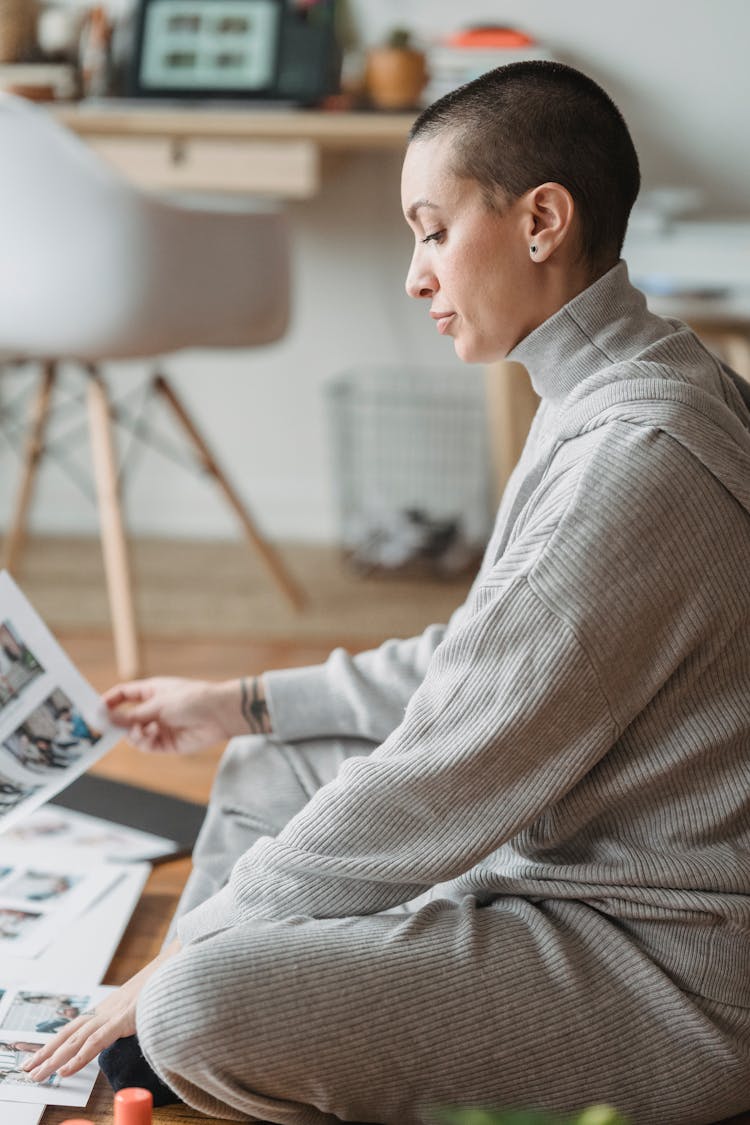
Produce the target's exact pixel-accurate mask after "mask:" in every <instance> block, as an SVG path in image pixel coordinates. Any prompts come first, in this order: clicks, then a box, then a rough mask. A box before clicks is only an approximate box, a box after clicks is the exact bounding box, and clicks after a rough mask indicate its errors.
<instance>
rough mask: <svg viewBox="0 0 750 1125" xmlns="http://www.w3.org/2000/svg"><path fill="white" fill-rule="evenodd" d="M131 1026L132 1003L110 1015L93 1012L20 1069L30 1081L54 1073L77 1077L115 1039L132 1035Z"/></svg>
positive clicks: (61, 1034) (66, 1029) (79, 1018)
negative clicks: (75, 1075)
mask: <svg viewBox="0 0 750 1125" xmlns="http://www.w3.org/2000/svg"><path fill="white" fill-rule="evenodd" d="M134 1025H135V1017H134V1006H133V1005H132V1004H131V1005H128V1006H127V1008H126V1009H124V1010H122V1009H121V1010H120V1011H117V1012H113V1013H112V1014H111V1015H108V1014H107V1013H101V1014H97V1013H96V1012H93V1013H92V1014H90V1015H83V1016H79V1017H78V1019H75V1020H73V1021H72V1022H71V1023H70V1024H68V1026H67V1027H64V1028H61V1030H60V1031H58V1033H57V1034H56V1035H55V1037H54V1039H52V1040H50V1042H49V1043H47V1044H45V1046H44V1047H42V1048H41V1049H40V1050H39V1051H37V1052H36V1054H35V1055H32V1057H31V1058H30V1059H29V1060H28V1061H27V1062H26V1063H25V1064H24V1068H23V1069H24V1070H25V1071H26V1073H27V1074H28V1075H29V1077H30V1078H32V1079H33V1080H34V1082H43V1081H44V1080H45V1079H46V1078H49V1076H50V1075H51V1074H54V1073H55V1072H57V1073H58V1074H59V1075H60V1076H61V1077H62V1078H67V1077H69V1076H70V1075H71V1074H77V1073H78V1071H79V1070H81V1069H82V1068H83V1067H84V1066H86V1065H87V1064H88V1063H90V1062H91V1061H92V1060H93V1059H95V1058H96V1056H97V1055H98V1054H99V1052H100V1051H103V1050H104V1048H105V1047H109V1046H110V1045H111V1044H112V1043H114V1042H115V1040H116V1039H120V1038H121V1037H122V1036H123V1035H130V1034H132V1032H133V1030H134Z"/></svg>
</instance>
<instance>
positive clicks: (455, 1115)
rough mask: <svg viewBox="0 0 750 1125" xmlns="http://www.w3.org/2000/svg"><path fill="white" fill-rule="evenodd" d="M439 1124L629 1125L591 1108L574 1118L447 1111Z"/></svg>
mask: <svg viewBox="0 0 750 1125" xmlns="http://www.w3.org/2000/svg"><path fill="white" fill-rule="evenodd" d="M438 1120H439V1121H440V1123H441V1125H628V1123H627V1118H625V1117H623V1116H622V1114H620V1113H618V1112H617V1110H616V1109H614V1108H613V1107H612V1106H609V1105H592V1106H589V1107H588V1109H584V1110H581V1112H580V1113H576V1114H574V1115H573V1116H572V1117H569V1116H567V1117H561V1116H560V1115H559V1114H552V1113H546V1112H544V1111H543V1110H533V1109H528V1110H526V1109H509V1110H493V1109H444V1110H441V1111H440V1114H439V1117H438Z"/></svg>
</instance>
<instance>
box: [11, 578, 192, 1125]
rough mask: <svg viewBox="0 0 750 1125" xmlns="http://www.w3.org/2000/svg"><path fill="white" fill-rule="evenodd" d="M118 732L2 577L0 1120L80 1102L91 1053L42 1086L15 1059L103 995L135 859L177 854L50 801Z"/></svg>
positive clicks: (138, 885)
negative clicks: (78, 1067)
mask: <svg viewBox="0 0 750 1125" xmlns="http://www.w3.org/2000/svg"><path fill="white" fill-rule="evenodd" d="M120 737H121V735H120V732H119V731H118V730H117V729H115V728H114V727H112V725H111V724H110V723H109V721H108V719H107V716H106V711H105V709H104V707H103V705H102V703H101V700H100V699H99V697H98V695H97V694H96V692H95V691H94V690H93V688H92V687H91V686H90V685H89V684H88V683H87V682H86V681H85V680H84V679H83V677H82V676H81V675H80V673H79V672H78V671H77V669H76V668H75V667H74V666H73V665H72V664H71V662H70V661H69V660H68V658H67V656H66V655H65V653H64V652H63V650H62V649H61V648H60V646H59V645H58V644H57V642H56V641H55V639H54V638H53V637H52V635H51V634H50V632H49V631H48V630H47V628H46V626H45V625H44V623H43V622H42V621H41V620H40V619H39V617H38V616H37V615H36V613H35V612H34V610H33V609H32V607H31V606H30V605H29V603H28V602H27V601H26V599H25V598H24V597H23V595H22V594H21V592H20V590H19V589H18V587H17V586H16V585H15V583H14V582H13V581H12V579H11V578H10V577H9V576H8V575H7V574H6V573H0V833H1V835H0V966H2V967H1V968H0V1102H2V1103H3V1105H2V1110H0V1119H1V1120H2V1122H3V1125H36V1122H37V1121H38V1120H39V1118H40V1116H41V1114H42V1112H43V1110H44V1106H45V1105H66V1106H84V1105H85V1104H86V1102H87V1101H88V1098H89V1095H90V1093H91V1088H92V1086H93V1084H94V1080H95V1078H96V1076H97V1074H98V1067H97V1065H96V1062H93V1063H91V1064H89V1066H87V1067H85V1068H84V1070H82V1071H81V1072H80V1073H79V1074H77V1075H74V1076H72V1077H70V1078H61V1077H60V1076H59V1075H53V1076H52V1077H51V1078H50V1079H48V1080H47V1081H46V1082H44V1083H43V1084H42V1085H41V1086H40V1085H37V1084H36V1083H33V1082H31V1081H30V1080H29V1079H28V1078H27V1077H26V1076H25V1075H24V1073H23V1071H22V1069H21V1068H22V1067H23V1064H24V1062H25V1061H26V1059H27V1058H28V1057H29V1055H30V1054H31V1053H32V1052H33V1051H35V1050H37V1049H38V1048H39V1046H41V1045H42V1044H44V1043H45V1042H48V1041H49V1039H50V1038H51V1037H52V1036H53V1035H54V1034H55V1032H56V1031H58V1030H59V1029H60V1028H61V1027H63V1026H64V1024H65V1023H66V1022H68V1021H69V1020H71V1019H75V1017H76V1016H77V1015H79V1014H80V1013H81V1012H83V1011H86V1010H87V1009H88V1008H91V1007H93V1006H95V1005H96V1003H97V1002H98V1000H100V999H101V997H102V996H104V995H105V994H106V993H107V992H109V991H111V989H107V988H102V987H101V985H100V983H99V982H100V981H101V979H102V977H103V976H104V974H105V973H106V971H107V969H108V967H109V963H110V961H111V959H112V956H113V954H114V952H115V950H116V948H117V945H118V943H119V941H120V938H121V936H122V933H123V931H124V929H125V927H126V925H127V923H128V920H129V918H130V916H131V914H132V912H133V910H134V908H135V906H136V903H137V902H138V899H139V897H140V894H141V891H142V889H143V885H144V883H145V881H146V879H147V878H148V875H149V873H150V870H151V868H150V865H149V864H148V863H145V862H138V860H139V859H140V858H141V857H143V856H146V855H149V856H150V855H155V854H166V853H168V852H170V851H174V847H175V845H174V843H173V842H172V841H170V840H165V839H163V838H161V837H155V836H153V835H151V834H149V833H144V832H140V831H135V830H132V829H129V828H124V827H122V826H120V825H116V824H111V823H109V822H108V821H104V820H101V819H99V818H97V817H93V816H86V815H83V814H81V813H78V812H73V811H71V810H68V809H65V808H62V807H59V806H57V805H54V806H53V805H48V804H47V802H48V801H49V799H50V798H51V797H52V796H54V795H55V794H57V793H59V792H60V791H61V790H62V789H64V788H65V787H66V786H67V785H69V784H70V782H71V781H73V780H74V779H75V778H77V777H79V776H80V775H81V774H82V773H83V772H84V771H85V770H87V769H88V768H89V766H90V765H91V764H92V763H94V762H95V761H96V760H97V759H98V758H100V757H101V756H102V755H103V754H104V753H106V751H107V750H109V749H110V748H111V747H112V746H113V745H114V744H115V742H117V741H118V740H119V738H120ZM113 857H116V858H117V860H118V861H122V860H128V861H130V862H127V863H123V862H110V861H109V860H111V859H112V858H113Z"/></svg>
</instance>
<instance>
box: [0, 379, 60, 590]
mask: <svg viewBox="0 0 750 1125" xmlns="http://www.w3.org/2000/svg"><path fill="white" fill-rule="evenodd" d="M56 376H57V366H56V365H55V364H54V363H51V362H50V363H45V364H44V366H43V370H42V378H41V381H40V383H39V389H38V391H37V393H36V396H35V398H34V402H33V404H32V407H31V421H30V424H29V429H28V432H27V435H26V445H25V449H24V453H23V461H22V464H21V482H20V485H19V488H18V492H17V493H16V502H15V506H14V508H13V514H12V516H11V519H10V523H9V525H8V534H7V537H6V540H5V551H4V559H3V565H4V566H5V568H6V570H9V571H11V572H13V571H14V570H15V568H16V565H17V563H18V560H19V559H20V556H21V551H22V549H23V545H24V541H25V539H26V517H27V516H28V513H29V508H30V506H31V498H32V495H33V492H34V484H35V482H36V475H37V470H38V469H39V464H40V462H41V460H42V457H43V456H44V435H45V431H46V429H47V421H48V419H49V413H50V405H51V402H52V392H53V389H54V386H55V378H56Z"/></svg>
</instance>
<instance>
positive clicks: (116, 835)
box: [0, 804, 177, 863]
mask: <svg viewBox="0 0 750 1125" xmlns="http://www.w3.org/2000/svg"><path fill="white" fill-rule="evenodd" d="M2 840H7V841H8V842H10V843H29V844H41V843H44V844H47V845H49V846H52V847H57V846H60V847H64V848H71V849H74V850H75V851H77V852H79V853H80V854H81V855H89V856H98V857H99V858H104V859H108V860H112V861H114V862H117V863H133V862H139V861H141V860H151V859H159V858H161V857H162V856H166V855H171V854H172V853H173V852H175V851H177V844H176V843H175V841H174V840H168V839H167V837H166V836H154V835H153V834H152V833H151V832H141V830H140V829H138V828H127V827H126V826H125V825H122V824H114V823H113V822H112V821H111V820H103V819H102V818H101V817H98V816H89V814H88V813H81V812H76V811H75V810H74V809H66V808H63V807H62V805H55V804H51V805H44V806H43V807H42V808H40V809H35V810H34V812H32V813H31V814H30V815H29V816H27V817H24V819H23V820H22V821H21V822H20V823H19V824H15V825H14V826H13V827H12V828H9V829H8V830H7V832H5V833H4V835H3V837H2ZM2 840H0V847H1V845H2Z"/></svg>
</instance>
